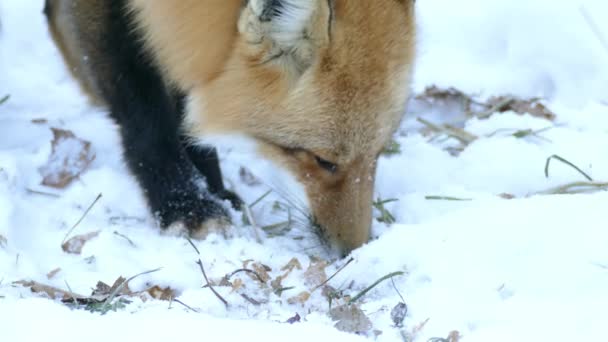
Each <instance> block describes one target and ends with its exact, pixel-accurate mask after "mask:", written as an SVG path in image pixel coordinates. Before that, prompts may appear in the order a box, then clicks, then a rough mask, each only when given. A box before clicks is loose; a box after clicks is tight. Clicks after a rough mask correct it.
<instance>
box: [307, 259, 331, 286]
mask: <svg viewBox="0 0 608 342" xmlns="http://www.w3.org/2000/svg"><path fill="white" fill-rule="evenodd" d="M326 268H327V261H325V260H317V261H312V262H311V263H310V265H309V266H308V269H307V270H306V271H305V272H304V280H305V283H306V285H309V286H316V285H318V284H322V283H324V282H325V281H326V280H327V274H326V273H325V269H326Z"/></svg>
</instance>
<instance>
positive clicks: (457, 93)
mask: <svg viewBox="0 0 608 342" xmlns="http://www.w3.org/2000/svg"><path fill="white" fill-rule="evenodd" d="M416 99H417V100H422V101H425V102H428V103H433V102H434V101H437V100H439V101H458V102H461V103H467V102H468V103H471V102H474V101H473V98H472V97H471V96H470V95H468V94H465V93H464V92H463V91H461V90H458V89H456V88H453V87H450V88H447V89H445V88H439V87H437V86H435V85H432V86H430V87H426V89H424V92H423V93H422V94H419V95H417V96H416Z"/></svg>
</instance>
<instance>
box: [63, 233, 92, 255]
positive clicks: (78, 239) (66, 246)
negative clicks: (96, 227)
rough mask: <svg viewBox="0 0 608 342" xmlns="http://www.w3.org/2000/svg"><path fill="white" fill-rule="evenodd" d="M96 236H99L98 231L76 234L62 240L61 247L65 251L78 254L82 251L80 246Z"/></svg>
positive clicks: (82, 246)
mask: <svg viewBox="0 0 608 342" xmlns="http://www.w3.org/2000/svg"><path fill="white" fill-rule="evenodd" d="M97 236H99V231H96V232H91V233H88V234H83V235H76V236H74V237H73V238H71V239H69V240H68V241H66V242H64V243H63V245H61V248H62V249H63V251H64V252H66V253H70V254H80V253H82V248H84V245H85V244H86V243H87V242H89V241H90V240H92V239H94V238H96V237H97Z"/></svg>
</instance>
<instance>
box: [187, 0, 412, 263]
mask: <svg viewBox="0 0 608 342" xmlns="http://www.w3.org/2000/svg"><path fill="white" fill-rule="evenodd" d="M235 19H236V21H237V25H236V27H237V31H236V32H235V34H234V39H233V41H232V50H231V51H232V52H231V53H230V54H229V57H228V58H227V60H226V61H225V64H224V66H223V68H222V70H221V72H218V73H217V74H215V75H213V76H212V77H210V78H209V81H208V82H205V83H201V84H196V85H194V86H193V89H194V90H193V91H192V92H191V97H190V101H189V106H188V114H187V122H188V126H189V127H190V131H191V132H192V133H193V134H194V135H195V136H199V135H205V134H209V133H240V134H244V135H246V136H248V137H251V138H252V139H253V140H254V141H255V142H257V144H258V146H259V149H260V151H261V153H262V154H264V155H265V156H267V157H268V158H270V159H271V160H273V161H276V162H277V163H279V164H280V165H283V166H284V167H285V168H286V169H287V170H289V171H290V172H291V173H292V174H293V175H294V176H295V177H296V178H297V179H298V180H299V181H300V182H301V183H302V184H303V185H304V188H305V190H306V193H307V196H308V202H309V206H310V211H311V214H312V216H313V217H314V220H315V222H316V223H317V225H318V227H319V229H320V232H321V233H322V236H323V237H324V238H325V240H326V241H327V242H329V243H330V245H331V246H332V247H334V248H336V249H337V250H339V251H341V252H343V253H346V252H349V251H350V250H352V249H354V248H357V247H359V246H361V245H362V244H364V243H366V242H367V241H368V239H369V236H370V226H371V221H372V200H373V198H372V197H373V187H374V178H375V171H376V163H377V160H378V156H379V155H380V153H381V151H382V150H383V147H384V146H385V145H386V144H387V142H388V141H389V140H390V138H391V136H392V134H393V133H394V132H395V130H396V129H397V127H398V125H399V122H400V120H401V117H402V113H403V112H404V109H405V104H406V101H407V98H408V92H409V91H408V90H409V89H408V88H409V82H410V73H411V69H412V63H413V59H414V41H415V23H414V4H413V1H411V0H249V1H248V2H247V4H245V5H244V6H243V8H242V9H240V13H239V16H238V17H237V18H235Z"/></svg>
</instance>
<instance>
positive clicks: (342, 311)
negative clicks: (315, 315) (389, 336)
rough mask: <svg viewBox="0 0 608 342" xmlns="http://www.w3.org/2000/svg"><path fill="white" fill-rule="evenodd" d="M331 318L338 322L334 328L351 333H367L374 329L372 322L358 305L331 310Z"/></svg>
mask: <svg viewBox="0 0 608 342" xmlns="http://www.w3.org/2000/svg"><path fill="white" fill-rule="evenodd" d="M329 316H330V317H331V319H332V320H334V321H337V322H336V324H335V325H334V327H336V328H337V329H338V330H340V331H344V332H349V333H367V332H368V331H370V330H371V329H372V327H373V325H372V321H371V320H370V319H369V318H368V317H367V315H366V314H365V313H364V312H363V310H361V308H359V307H358V306H357V305H348V304H347V305H342V306H338V307H336V308H333V309H331V311H330V312H329Z"/></svg>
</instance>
